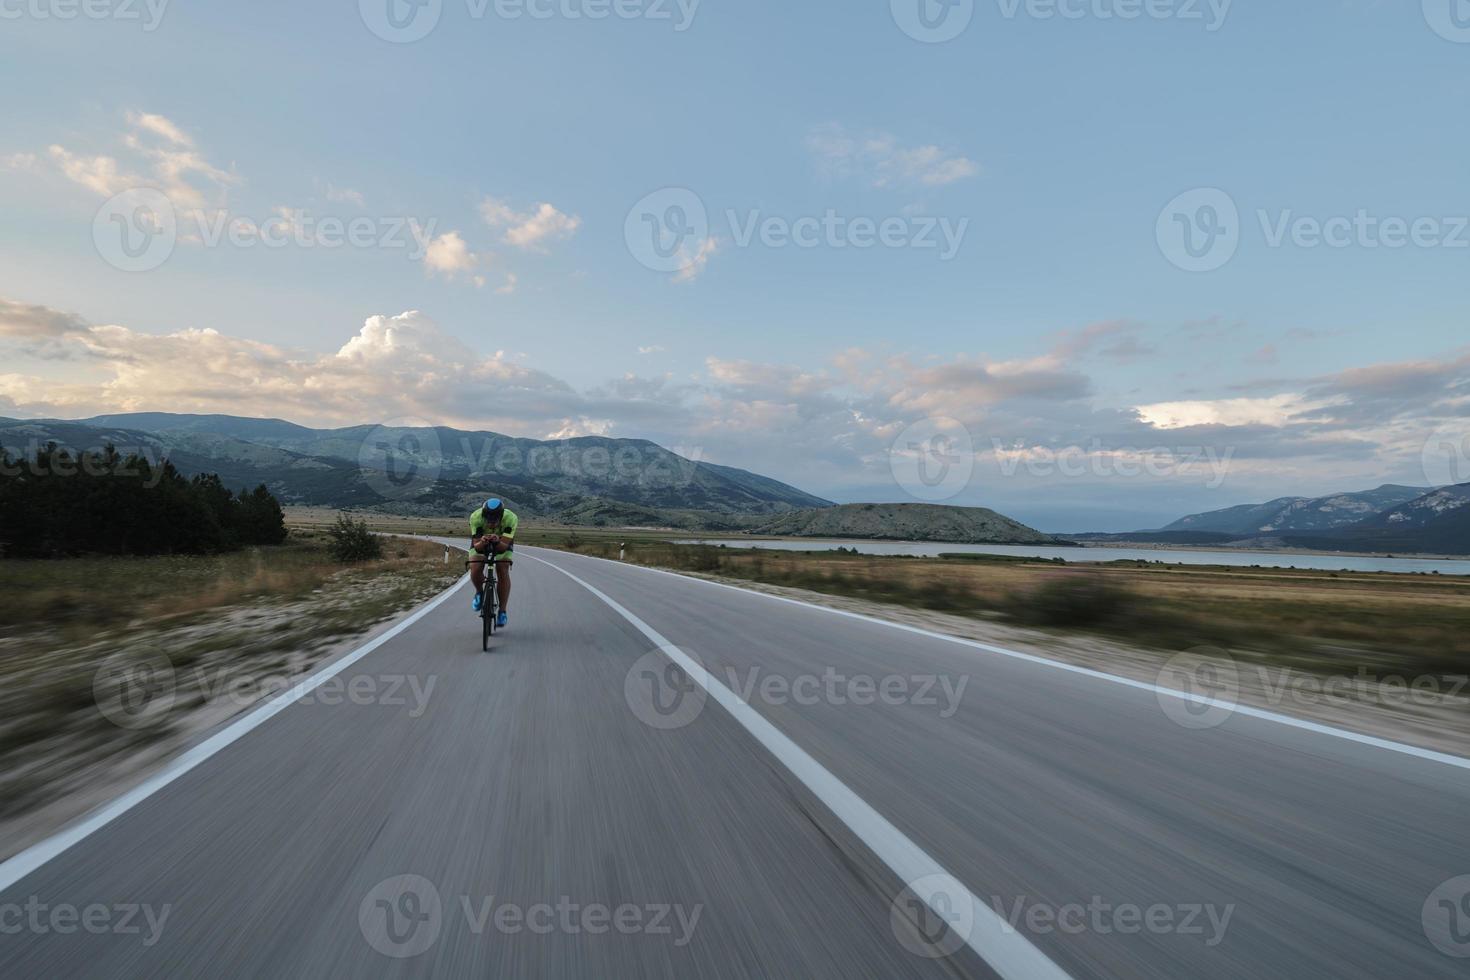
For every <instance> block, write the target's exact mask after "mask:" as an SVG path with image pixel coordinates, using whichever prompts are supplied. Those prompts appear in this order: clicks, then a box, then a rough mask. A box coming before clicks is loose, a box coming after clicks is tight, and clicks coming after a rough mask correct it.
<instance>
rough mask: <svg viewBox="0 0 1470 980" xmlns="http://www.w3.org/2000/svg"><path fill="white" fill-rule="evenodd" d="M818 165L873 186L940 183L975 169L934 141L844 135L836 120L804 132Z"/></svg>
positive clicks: (886, 135)
mask: <svg viewBox="0 0 1470 980" xmlns="http://www.w3.org/2000/svg"><path fill="white" fill-rule="evenodd" d="M806 144H807V149H808V150H809V151H810V152H811V153H812V154H813V155H814V156H815V157H816V158H817V163H818V166H819V167H821V168H822V169H823V170H824V171H825V172H827V173H830V174H832V175H834V176H839V177H856V178H858V179H861V180H865V181H867V182H868V183H870V184H871V185H872V186H874V187H893V186H907V187H913V186H920V187H943V186H945V185H947V184H953V183H955V182H957V181H960V180H965V179H966V178H969V177H974V176H976V175H977V174H979V173H980V167H979V165H978V164H976V163H975V162H974V161H973V160H971V159H970V158H969V157H966V156H963V155H961V154H957V153H950V152H948V151H945V150H943V149H941V148H940V147H938V146H934V145H924V146H912V147H905V146H903V145H901V144H900V143H899V142H898V138H897V137H895V136H894V135H892V134H891V133H884V132H869V133H864V134H853V133H850V132H849V131H848V130H847V129H846V128H845V127H843V126H842V125H840V124H838V123H828V124H826V125H823V126H818V127H816V128H815V129H813V130H812V131H811V132H810V133H808V134H807V140H806Z"/></svg>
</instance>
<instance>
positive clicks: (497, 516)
mask: <svg viewBox="0 0 1470 980" xmlns="http://www.w3.org/2000/svg"><path fill="white" fill-rule="evenodd" d="M519 523H520V522H519V521H518V520H517V519H516V515H515V514H514V513H513V512H511V511H508V510H506V509H505V501H503V500H501V499H500V498H499V497H491V498H490V499H489V500H487V501H485V506H483V507H481V508H480V509H479V510H477V511H475V512H474V513H473V514H471V515H470V581H472V582H473V583H474V584H475V601H474V607H475V612H479V611H480V607H481V605H483V604H484V599H483V597H482V596H481V594H480V592H481V590H482V589H484V587H485V562H486V560H487V559H488V560H491V561H494V562H495V577H496V578H495V585H496V587H495V592H496V594H497V595H498V596H499V598H500V615H498V616H496V617H495V625H496V627H497V628H499V629H505V625H506V623H507V622H508V621H509V617H508V616H507V615H506V607H507V606H508V605H510V566H511V565H512V564H513V563H514V562H515V543H516V540H515V539H516V525H517V524H519Z"/></svg>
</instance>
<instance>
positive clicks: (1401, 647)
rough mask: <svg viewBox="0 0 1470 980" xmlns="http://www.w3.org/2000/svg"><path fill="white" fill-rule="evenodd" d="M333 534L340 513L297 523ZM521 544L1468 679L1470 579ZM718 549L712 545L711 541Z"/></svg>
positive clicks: (669, 534) (645, 536) (558, 536)
mask: <svg viewBox="0 0 1470 980" xmlns="http://www.w3.org/2000/svg"><path fill="white" fill-rule="evenodd" d="M291 516H292V519H293V520H303V519H304V520H307V521H308V522H309V523H312V524H320V525H323V526H324V525H326V524H328V523H330V522H331V520H333V519H335V513H334V512H326V511H323V512H318V513H311V514H299V513H298V514H294V515H291ZM364 516H365V517H367V519H368V520H369V523H370V524H372V525H373V526H374V527H375V528H376V529H380V530H400V531H404V532H406V533H427V534H441V535H443V534H448V535H460V534H465V533H467V529H466V527H465V523H466V522H465V521H463V520H460V519H458V518H448V517H446V518H440V519H424V518H417V519H414V518H392V517H383V516H380V515H364ZM528 524H529V526H528V527H525V528H524V529H523V530H522V532H521V534H520V536H519V540H520V541H522V542H523V543H525V544H536V545H542V546H545V547H552V548H562V549H566V550H572V551H577V552H579V553H581V554H587V555H595V556H598V557H602V558H616V557H617V556H618V553H619V546H620V545H624V544H625V545H626V546H627V547H626V549H625V552H624V554H625V560H627V561H630V562H636V563H639V564H645V565H651V566H657V567H661V568H670V569H675V570H679V571H690V572H697V573H705V574H712V575H721V576H728V577H731V578H736V579H746V580H749V581H754V582H764V583H767V584H771V585H781V586H789V587H793V588H802V589H809V590H812V591H815V592H824V593H828V594H833V595H842V596H849V597H854V598H859V599H871V600H872V601H874V602H880V603H894V604H898V605H905V606H910V607H914V608H922V609H933V610H937V611H940V612H948V613H958V614H960V615H965V616H971V617H976V618H983V619H993V620H997V621H1002V622H1009V623H1014V624H1016V625H1022V626H1029V627H1037V628H1041V629H1047V630H1055V631H1061V632H1072V633H1075V632H1090V633H1095V634H1099V635H1104V636H1108V637H1112V638H1117V639H1123V640H1127V641H1128V642H1130V643H1133V644H1137V645H1142V646H1149V647H1153V648H1156V649H1164V650H1188V649H1190V648H1192V647H1196V646H1202V645H1213V646H1221V647H1228V648H1230V649H1231V650H1232V651H1235V652H1237V653H1239V654H1242V655H1244V656H1258V657H1260V658H1261V659H1263V660H1269V661H1271V662H1274V663H1278V664H1284V665H1290V666H1294V667H1299V668H1304V669H1309V670H1314V671H1318V672H1326V673H1334V674H1335V673H1341V672H1344V671H1347V672H1352V671H1355V670H1358V669H1360V668H1361V669H1366V670H1370V671H1373V672H1374V673H1377V674H1384V673H1393V672H1398V673H1408V674H1412V675H1419V674H1432V675H1435V676H1440V677H1455V676H1459V675H1464V674H1467V673H1470V579H1467V578H1461V577H1455V576H1429V575H1402V574H1389V573H1371V572H1325V571H1314V570H1305V569H1285V568H1283V569H1274V568H1240V567H1227V566H1197V565H1177V564H1176V565H1171V564H1168V563H1167V562H1168V552H1160V553H1159V558H1158V561H1157V562H1136V561H1119V562H1107V563H1102V564H1086V565H1079V564H1066V563H1060V562H1051V561H1041V560H1033V559H1024V558H1013V557H1004V556H990V555H971V554H966V555H963V556H958V557H953V558H903V557H879V556H873V555H856V554H851V553H837V552H832V551H825V550H824V551H812V552H790V551H775V550H761V549H753V548H746V547H741V545H742V544H743V541H742V538H741V536H739V535H731V536H729V538H728V540H727V541H726V542H725V544H724V545H723V546H721V545H718V544H712V545H688V544H675V543H674V541H675V540H677V539H681V538H685V537H687V536H688V532H686V531H679V530H668V531H656V530H646V529H611V530H610V529H605V528H580V527H578V528H569V527H546V526H540V525H537V524H535V523H534V522H528ZM707 537H710V538H711V539H713V538H714V536H707Z"/></svg>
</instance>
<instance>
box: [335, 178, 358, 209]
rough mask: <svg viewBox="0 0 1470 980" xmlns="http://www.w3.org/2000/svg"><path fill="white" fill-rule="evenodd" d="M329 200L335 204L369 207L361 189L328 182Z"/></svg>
mask: <svg viewBox="0 0 1470 980" xmlns="http://www.w3.org/2000/svg"><path fill="white" fill-rule="evenodd" d="M327 200H329V201H331V202H333V203H335V204H355V205H356V206H358V207H360V208H365V207H367V199H366V198H364V197H363V196H362V192H361V191H355V190H353V189H352V188H350V187H334V186H333V185H332V184H331V183H328V184H327Z"/></svg>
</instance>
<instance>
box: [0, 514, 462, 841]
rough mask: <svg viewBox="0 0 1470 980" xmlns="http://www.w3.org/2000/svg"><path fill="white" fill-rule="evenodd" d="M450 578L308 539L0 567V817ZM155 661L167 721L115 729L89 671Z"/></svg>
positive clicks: (238, 696) (210, 713) (429, 564)
mask: <svg viewBox="0 0 1470 980" xmlns="http://www.w3.org/2000/svg"><path fill="white" fill-rule="evenodd" d="M463 573H464V566H463V564H462V563H461V562H460V561H458V560H457V559H452V560H451V561H450V562H449V563H447V564H446V563H445V562H444V549H443V548H442V547H440V546H438V545H434V544H430V543H428V542H423V541H411V540H406V539H399V540H395V541H391V542H387V543H386V545H385V548H384V557H383V558H382V559H381V560H378V561H371V562H364V563H361V564H356V565H351V566H343V565H341V564H338V563H337V562H335V561H333V560H332V558H331V556H330V554H329V553H328V550H327V541H326V539H325V536H324V535H323V534H322V533H321V532H315V531H305V530H301V529H293V530H292V532H291V535H290V537H289V539H288V542H287V543H286V544H284V545H280V546H276V547H269V548H253V549H247V550H245V551H240V552H235V553H232V554H226V555H218V556H180V557H159V558H107V559H90V560H75V561H0V590H3V593H4V595H5V596H6V615H5V618H4V622H3V623H0V817H6V816H14V815H15V814H17V813H21V812H24V811H26V810H28V809H32V808H34V807H36V806H39V805H41V804H42V803H44V802H46V801H47V800H48V799H51V798H53V797H57V796H61V795H63V794H65V793H67V792H68V791H69V790H74V789H75V788H76V787H77V786H78V785H81V784H83V783H85V782H87V781H88V780H96V779H100V778H102V776H101V775H99V773H105V772H106V771H107V767H108V766H109V764H110V763H111V762H112V761H113V760H122V759H126V758H127V757H129V756H132V755H135V754H136V753H137V752H138V751H139V750H140V749H144V748H147V747H149V746H154V745H157V744H159V743H167V742H169V741H171V740H173V741H178V740H182V739H184V738H186V737H187V736H188V735H189V734H190V733H191V732H192V731H194V730H197V728H198V727H199V726H200V725H201V724H206V723H213V722H215V721H218V720H221V718H222V717H228V715H229V714H230V713H233V712H234V711H239V710H242V709H244V708H246V707H248V706H249V704H250V703H251V697H250V696H247V695H243V694H242V693H241V692H249V691H257V690H264V689H265V687H266V685H265V684H264V682H263V678H270V679H271V680H272V681H273V682H274V681H277V680H279V681H280V682H281V685H282V686H284V685H285V684H286V683H289V679H290V678H294V677H297V676H299V675H301V674H303V673H305V672H306V671H308V670H310V669H311V667H312V666H313V665H314V664H315V663H316V662H318V661H319V660H320V659H321V658H322V657H323V656H326V655H328V654H329V653H330V652H331V651H332V649H334V647H335V645H337V644H339V643H341V642H342V641H343V640H345V639H347V638H350V637H352V636H356V635H360V634H362V633H364V632H366V631H368V630H369V629H371V628H372V627H373V626H374V625H375V624H377V623H380V622H382V621H384V620H385V619H388V618H390V617H392V616H394V615H395V614H397V613H399V612H401V611H402V610H405V609H408V608H411V607H412V606H414V605H416V604H418V603H419V602H421V601H423V600H425V599H427V598H429V597H431V596H433V595H435V594H437V593H439V592H440V591H442V590H443V589H444V588H446V587H447V586H449V585H450V584H452V583H453V582H454V581H455V580H456V579H457V578H459V577H460V576H461V575H463ZM135 662H136V663H138V664H143V665H147V664H162V665H163V667H164V669H165V670H166V671H167V672H168V673H169V675H170V677H169V684H170V698H171V700H170V704H171V707H170V709H169V710H168V711H167V713H165V714H162V715H160V716H158V717H157V718H151V719H150V721H149V723H148V724H146V725H139V726H130V725H127V724H118V723H117V722H116V720H115V719H114V718H110V717H109V715H108V714H107V712H106V711H105V710H103V705H102V702H101V701H100V700H99V698H100V695H99V693H98V692H99V687H98V678H99V676H100V673H101V671H102V670H103V669H104V668H107V669H112V667H115V666H117V665H119V664H121V665H123V667H124V668H127V667H128V665H130V664H133V663H135Z"/></svg>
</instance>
